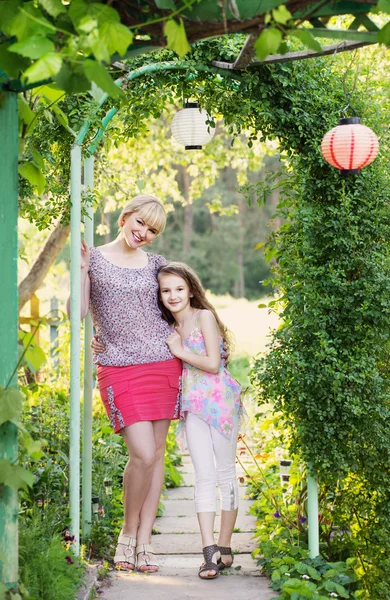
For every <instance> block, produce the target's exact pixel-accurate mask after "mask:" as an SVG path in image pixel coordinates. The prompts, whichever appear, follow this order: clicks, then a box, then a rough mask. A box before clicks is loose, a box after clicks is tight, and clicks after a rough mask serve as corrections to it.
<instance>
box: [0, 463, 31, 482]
mask: <svg viewBox="0 0 390 600" xmlns="http://www.w3.org/2000/svg"><path fill="white" fill-rule="evenodd" d="M0 483H2V484H4V485H8V486H9V487H10V488H12V489H14V490H19V489H21V488H24V489H26V488H27V487H32V485H33V483H34V475H33V474H32V473H30V471H27V469H24V468H23V467H21V466H20V465H13V464H12V463H11V462H10V461H9V460H7V459H6V458H4V459H1V460H0Z"/></svg>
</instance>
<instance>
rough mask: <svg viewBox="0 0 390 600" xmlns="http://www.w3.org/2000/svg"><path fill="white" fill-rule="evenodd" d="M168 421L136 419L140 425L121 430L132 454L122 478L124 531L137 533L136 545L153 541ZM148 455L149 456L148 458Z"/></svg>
mask: <svg viewBox="0 0 390 600" xmlns="http://www.w3.org/2000/svg"><path fill="white" fill-rule="evenodd" d="M169 424H170V421H169V419H161V420H159V421H151V422H150V421H141V422H139V423H135V425H140V427H138V428H135V429H133V430H131V431H127V430H129V429H131V427H133V425H131V426H130V427H126V428H125V429H124V430H123V432H122V435H123V438H124V440H125V442H126V444H127V447H128V449H129V454H130V457H131V458H130V460H129V462H128V464H127V466H126V469H125V476H124V479H123V481H124V504H125V524H124V526H123V532H124V533H127V534H128V535H131V536H132V537H136V538H137V546H140V545H143V544H150V540H151V535H152V528H153V523H154V520H155V518H156V514H157V508H158V503H159V500H160V495H161V488H162V485H163V482H164V453H165V444H166V439H167V433H168V429H169ZM146 448H147V451H146ZM139 455H142V457H143V460H141V461H140V460H137V457H138V456H139ZM146 456H147V460H145V457H146ZM141 500H142V502H141ZM134 528H135V532H136V533H134ZM143 558H144V559H145V558H146V559H147V561H151V562H152V560H151V558H152V557H151V556H150V555H149V554H144V555H143ZM139 570H140V571H142V572H144V571H158V566H157V565H156V564H151V565H148V564H144V565H141V566H140V567H139Z"/></svg>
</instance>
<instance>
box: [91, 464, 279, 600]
mask: <svg viewBox="0 0 390 600" xmlns="http://www.w3.org/2000/svg"><path fill="white" fill-rule="evenodd" d="M244 460H245V459H244ZM180 471H181V473H182V475H183V478H184V482H183V485H182V486H181V487H179V488H175V489H169V490H167V492H166V493H165V495H164V497H163V503H164V505H165V511H164V515H163V516H162V517H159V518H157V519H156V522H155V525H154V528H155V531H156V532H159V534H158V535H153V539H152V543H153V547H154V549H155V551H156V554H158V555H159V562H160V571H159V572H158V573H155V574H148V575H143V574H140V573H131V574H129V573H124V572H113V573H111V574H110V576H109V578H108V580H106V582H107V583H105V585H104V587H103V588H101V589H100V590H99V597H100V598H103V600H130V599H132V600H134V598H136V599H137V600H199V599H200V598H203V597H208V598H212V600H220V599H221V600H222V599H224V600H226V598H229V597H232V598H239V599H240V600H252V599H253V598H256V600H270V599H271V598H272V597H273V596H274V594H273V593H272V591H271V590H270V589H269V587H268V580H267V578H266V577H264V575H262V573H261V571H260V570H259V568H258V567H257V566H256V562H255V561H254V560H253V559H252V558H251V554H250V553H251V552H252V550H254V549H255V548H256V541H255V540H254V539H253V537H252V536H253V533H254V531H255V518H254V517H253V516H251V515H248V514H247V512H248V510H249V506H250V504H251V501H250V500H246V499H244V496H245V486H243V485H242V486H240V488H239V489H240V496H241V498H240V511H239V514H238V519H237V524H236V527H237V529H238V530H239V531H237V532H236V533H234V535H233V547H234V549H235V550H236V551H237V554H236V555H235V557H234V565H233V567H234V568H233V569H228V570H226V571H225V573H226V574H224V575H221V576H220V577H218V578H217V579H215V580H212V581H202V580H201V579H200V578H199V577H198V568H199V565H200V563H201V562H202V556H201V538H200V534H199V531H198V525H197V520H196V516H195V509H194V501H193V496H194V487H193V486H194V471H193V466H192V463H191V460H190V457H189V456H188V455H184V456H183V466H182V467H180ZM238 474H239V475H240V474H241V469H240V468H239V469H238ZM216 524H218V518H217V519H216ZM102 592H103V593H102Z"/></svg>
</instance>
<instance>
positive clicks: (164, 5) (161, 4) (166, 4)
mask: <svg viewBox="0 0 390 600" xmlns="http://www.w3.org/2000/svg"><path fill="white" fill-rule="evenodd" d="M154 3H155V5H156V6H157V8H161V10H175V9H176V6H175V3H174V1H173V0H154Z"/></svg>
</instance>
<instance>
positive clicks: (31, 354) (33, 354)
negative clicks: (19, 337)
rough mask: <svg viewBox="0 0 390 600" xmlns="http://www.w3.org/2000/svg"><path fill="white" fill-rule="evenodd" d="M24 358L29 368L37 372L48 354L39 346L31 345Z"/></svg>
mask: <svg viewBox="0 0 390 600" xmlns="http://www.w3.org/2000/svg"><path fill="white" fill-rule="evenodd" d="M24 359H25V361H26V362H27V363H28V367H29V369H30V370H31V371H32V372H33V373H35V372H36V371H38V370H39V368H40V367H41V366H42V365H43V363H45V362H46V354H45V353H44V351H43V350H42V348H40V347H39V346H34V347H32V346H30V347H29V349H28V350H27V351H26V354H25V355H24Z"/></svg>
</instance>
